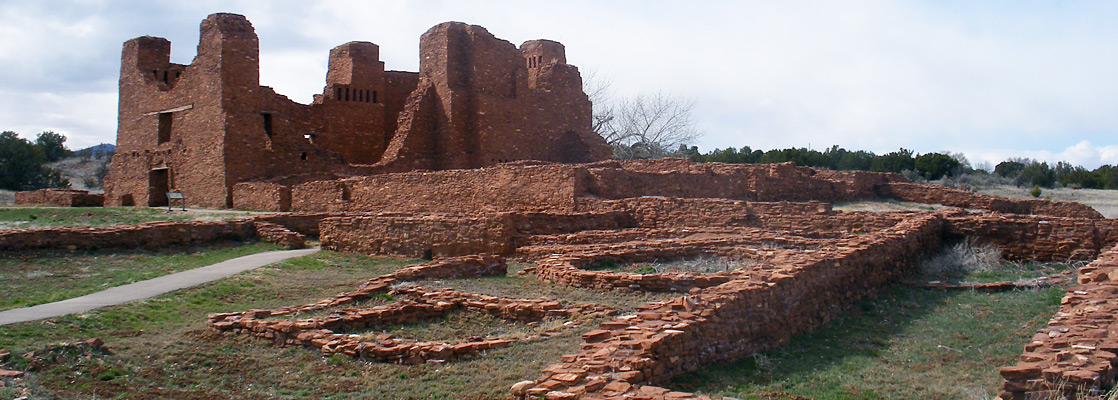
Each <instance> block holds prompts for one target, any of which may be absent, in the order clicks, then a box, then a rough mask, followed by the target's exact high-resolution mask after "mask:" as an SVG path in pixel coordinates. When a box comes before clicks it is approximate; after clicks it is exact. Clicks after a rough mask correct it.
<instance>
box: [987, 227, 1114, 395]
mask: <svg viewBox="0 0 1118 400" xmlns="http://www.w3.org/2000/svg"><path fill="white" fill-rule="evenodd" d="M1078 272H1079V279H1078V283H1079V285H1078V286H1075V287H1072V288H1071V289H1069V290H1068V292H1067V294H1066V295H1065V296H1064V298H1063V300H1061V302H1060V304H1061V305H1060V309H1059V311H1057V312H1056V315H1055V316H1054V317H1053V318H1052V319H1051V320H1050V321H1049V322H1048V326H1047V327H1045V328H1043V329H1041V330H1040V331H1039V332H1037V334H1036V335H1034V336H1033V338H1032V340H1031V341H1030V342H1029V343H1028V344H1026V345H1025V349H1024V352H1023V353H1022V354H1021V356H1020V358H1019V361H1018V363H1017V364H1015V365H1012V366H1008V367H1004V368H1002V369H1001V370H1000V371H999V372H1000V374H1001V376H1002V378H1005V385H1004V386H1003V388H1002V389H1003V392H1002V394H1001V395H1000V398H1001V399H1002V400H1025V399H1036V398H1042V399H1048V398H1083V396H1089V395H1094V396H1099V395H1101V394H1102V392H1104V391H1105V390H1107V389H1108V388H1112V387H1114V383H1115V374H1116V371H1118V355H1116V354H1118V317H1116V316H1118V303H1116V302H1115V301H1114V299H1115V298H1116V297H1118V247H1113V248H1110V249H1109V250H1108V251H1106V252H1104V253H1103V254H1101V255H1100V256H1099V257H1098V258H1097V259H1096V260H1095V261H1093V262H1091V263H1090V264H1088V265H1087V266H1084V267H1082V268H1080V269H1079V271H1078ZM1098 398H1101V397H1098Z"/></svg>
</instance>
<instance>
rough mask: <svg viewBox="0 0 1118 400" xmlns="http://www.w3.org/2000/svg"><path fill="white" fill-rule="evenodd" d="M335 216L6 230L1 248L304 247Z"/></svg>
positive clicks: (318, 215)
mask: <svg viewBox="0 0 1118 400" xmlns="http://www.w3.org/2000/svg"><path fill="white" fill-rule="evenodd" d="M329 216H331V215H330V214H284V215H264V216H259V217H250V218H240V219H234V220H227V221H187V222H177V221H176V222H166V221H165V222H146V223H142V224H135V225H118V226H108V227H61V228H36V229H13V230H0V251H15V250H24V249H65V250H77V249H83V250H92V249H106V248H137V247H139V248H145V249H154V248H160V247H165V246H171V245H179V244H192V243H206V242H212V241H217V240H247V239H253V238H261V239H263V240H265V241H268V242H272V243H276V244H279V245H281V246H285V247H290V248H298V247H302V246H303V242H304V240H305V237H304V236H307V235H310V236H314V235H318V222H319V221H321V220H322V219H323V218H326V217H329Z"/></svg>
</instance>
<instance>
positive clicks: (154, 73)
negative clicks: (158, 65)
mask: <svg viewBox="0 0 1118 400" xmlns="http://www.w3.org/2000/svg"><path fill="white" fill-rule="evenodd" d="M151 76H152V78H155V79H159V71H156V70H152V71H151Z"/></svg>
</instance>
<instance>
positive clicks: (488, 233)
mask: <svg viewBox="0 0 1118 400" xmlns="http://www.w3.org/2000/svg"><path fill="white" fill-rule="evenodd" d="M632 225H633V222H632V221H631V219H630V218H629V217H628V215H627V214H624V213H617V212H606V213H583V214H561V213H533V212H528V213H500V214H494V215H491V216H485V217H465V216H456V215H427V216H400V215H372V216H368V215H367V216H348V217H336V218H326V219H323V220H322V223H321V225H320V227H321V234H320V236H319V239H320V240H321V243H322V248H324V249H329V250H334V251H342V252H353V253H363V254H385V255H403V256H409V257H428V258H430V257H454V256H461V255H467V254H478V253H489V254H501V255H511V254H513V252H514V251H515V250H516V246H517V242H518V239H519V238H523V237H527V236H531V235H537V234H555V233H564V232H577V231H583V230H597V229H621V228H625V227H629V226H632Z"/></svg>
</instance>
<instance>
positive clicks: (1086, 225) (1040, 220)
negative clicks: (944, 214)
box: [945, 213, 1118, 262]
mask: <svg viewBox="0 0 1118 400" xmlns="http://www.w3.org/2000/svg"><path fill="white" fill-rule="evenodd" d="M945 232H946V235H947V236H948V237H949V238H952V239H961V238H974V239H976V240H978V242H979V243H990V244H994V245H996V246H998V248H999V249H1001V251H1002V256H1003V257H1005V258H1007V259H1010V260H1017V261H1024V260H1036V261H1056V262H1066V261H1089V260H1093V259H1095V257H1097V256H1098V255H1099V253H1100V252H1101V251H1102V250H1103V249H1106V248H1109V247H1111V246H1113V245H1115V244H1116V243H1118V220H1114V219H1101V220H1100V219H1087V218H1061V217H1044V216H1035V215H1013V214H1001V213H987V214H968V213H956V214H953V215H950V216H949V217H948V218H947V228H946V230H945Z"/></svg>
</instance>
